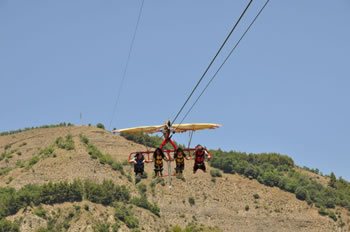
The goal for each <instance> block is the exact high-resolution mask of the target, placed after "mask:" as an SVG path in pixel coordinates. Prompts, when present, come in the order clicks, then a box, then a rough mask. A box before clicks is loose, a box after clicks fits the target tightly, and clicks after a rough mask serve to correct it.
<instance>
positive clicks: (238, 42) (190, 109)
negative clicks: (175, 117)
mask: <svg viewBox="0 0 350 232" xmlns="http://www.w3.org/2000/svg"><path fill="white" fill-rule="evenodd" d="M269 2H270V0H267V1H266V2H265V4H264V5H263V7H262V8H261V9H260V11H259V13H258V14H257V15H256V16H255V18H254V19H253V21H252V22H251V23H250V25H249V26H248V28H247V29H246V30H245V32H244V33H243V35H242V36H241V38H240V39H239V40H238V41H237V43H236V44H235V46H234V47H233V48H232V49H231V51H230V53H229V54H228V55H227V57H226V58H225V60H224V61H223V63H222V64H221V65H220V67H219V68H218V70H217V71H216V72H215V74H214V75H213V76H212V77H211V79H210V81H209V82H208V84H207V85H206V86H205V88H204V89H203V90H202V92H201V94H200V95H199V96H198V97H197V99H196V101H195V102H194V103H193V104H192V106H191V107H190V108H189V110H188V111H187V112H186V114H185V116H184V117H183V118H182V120H181V122H180V123H179V125H181V124H182V123H183V121H184V120H185V119H186V118H187V116H188V114H189V113H190V112H191V111H192V109H193V107H194V106H195V105H196V104H197V102H198V100H199V99H200V98H201V97H202V95H203V94H204V92H205V91H206V90H207V88H208V87H209V85H210V84H211V83H212V81H213V80H214V79H215V77H216V76H217V74H218V73H219V71H220V70H221V68H222V67H223V66H224V65H225V63H226V61H227V60H228V59H229V58H230V56H231V55H232V53H233V52H234V51H235V50H236V48H237V47H238V45H239V44H240V42H241V41H242V39H243V38H244V37H245V35H246V34H247V33H248V31H249V30H250V28H251V27H252V26H253V25H254V23H255V21H256V20H257V19H258V17H259V16H260V14H261V13H262V12H263V11H264V9H265V7H266V6H267V4H268V3H269Z"/></svg>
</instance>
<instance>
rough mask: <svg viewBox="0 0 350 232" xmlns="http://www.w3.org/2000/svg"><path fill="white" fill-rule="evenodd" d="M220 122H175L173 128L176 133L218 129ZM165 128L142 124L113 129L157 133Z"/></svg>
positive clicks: (115, 131) (131, 132)
mask: <svg viewBox="0 0 350 232" xmlns="http://www.w3.org/2000/svg"><path fill="white" fill-rule="evenodd" d="M220 126H221V125H220V124H214V123H187V124H173V125H172V128H173V129H174V130H175V132H176V133H182V132H186V131H197V130H206V129H216V128H218V127H220ZM163 128H164V125H157V126H140V127H131V128H125V129H119V130H113V131H112V133H130V134H133V133H149V134H152V133H157V132H161V131H162V129H163Z"/></svg>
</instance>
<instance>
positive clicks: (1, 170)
mask: <svg viewBox="0 0 350 232" xmlns="http://www.w3.org/2000/svg"><path fill="white" fill-rule="evenodd" d="M11 170H12V168H10V167H3V168H0V176H3V175H6V174H7V173H9V172H10V171H11Z"/></svg>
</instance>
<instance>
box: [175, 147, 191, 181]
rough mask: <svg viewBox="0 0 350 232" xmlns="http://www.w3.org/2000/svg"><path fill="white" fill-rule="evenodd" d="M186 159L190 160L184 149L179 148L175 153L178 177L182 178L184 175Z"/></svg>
mask: <svg viewBox="0 0 350 232" xmlns="http://www.w3.org/2000/svg"><path fill="white" fill-rule="evenodd" d="M185 159H187V160H189V158H188V157H187V156H186V154H185V152H184V151H183V150H182V148H180V147H179V148H178V149H177V150H176V151H175V153H174V160H175V164H176V167H175V172H176V175H177V176H178V177H182V173H183V171H184V169H185Z"/></svg>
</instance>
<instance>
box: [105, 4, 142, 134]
mask: <svg viewBox="0 0 350 232" xmlns="http://www.w3.org/2000/svg"><path fill="white" fill-rule="evenodd" d="M144 2H145V0H142V2H141V6H140V9H139V13H138V17H137V22H136V26H135V30H134V34H133V36H132V39H131V43H130V47H129V52H128V56H127V59H126V64H125V66H124V70H123V75H122V79H121V82H120V85H119V88H118V94H117V98H116V100H115V103H114V106H113V111H112V117H111V120H110V122H109V129H112V128H111V126H112V123H113V119H114V116H115V114H116V111H117V108H118V105H119V101H120V95H121V93H122V90H123V86H124V82H125V77H126V74H127V71H128V67H129V63H130V58H131V53H132V50H133V47H134V43H135V38H136V34H137V30H138V27H139V24H140V19H141V15H142V10H143V5H144Z"/></svg>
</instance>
